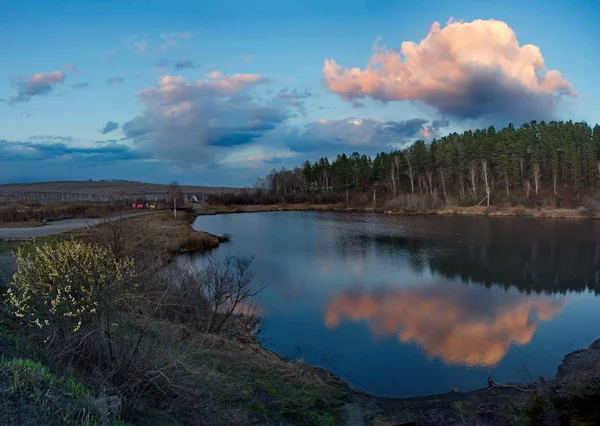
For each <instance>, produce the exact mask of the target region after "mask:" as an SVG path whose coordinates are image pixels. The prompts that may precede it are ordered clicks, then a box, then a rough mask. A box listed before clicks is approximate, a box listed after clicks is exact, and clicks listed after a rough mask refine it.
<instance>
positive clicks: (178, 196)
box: [170, 181, 183, 217]
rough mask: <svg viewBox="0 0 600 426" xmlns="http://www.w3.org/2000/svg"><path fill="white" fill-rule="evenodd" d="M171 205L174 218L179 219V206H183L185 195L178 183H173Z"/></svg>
mask: <svg viewBox="0 0 600 426" xmlns="http://www.w3.org/2000/svg"><path fill="white" fill-rule="evenodd" d="M170 192H171V203H172V204H173V216H175V217H177V206H181V205H182V204H183V193H182V192H181V187H180V186H179V184H178V183H177V182H176V181H173V182H172V183H171V190H170Z"/></svg>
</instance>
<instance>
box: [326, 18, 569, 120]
mask: <svg viewBox="0 0 600 426" xmlns="http://www.w3.org/2000/svg"><path fill="white" fill-rule="evenodd" d="M322 71H323V77H324V82H325V85H326V86H327V87H328V89H329V90H330V91H331V92H333V93H337V94H338V95H340V96H341V97H342V98H343V99H345V100H348V101H354V100H355V99H358V98H365V97H370V98H373V99H376V100H381V101H401V100H418V101H423V102H425V103H427V104H429V105H431V106H433V107H435V108H436V109H437V110H438V111H440V112H441V113H443V114H448V115H454V116H457V117H469V118H473V117H477V116H480V115H485V114H508V113H510V112H511V111H512V112H514V111H515V109H516V110H517V113H518V115H522V114H523V113H524V115H527V114H526V113H527V111H528V110H529V112H530V113H531V112H532V108H533V111H534V112H537V111H539V112H540V113H549V112H550V109H551V108H552V107H553V106H554V105H555V104H556V101H557V100H558V99H559V98H560V97H561V96H563V95H567V96H576V94H575V92H574V90H573V87H572V85H571V83H569V82H568V81H567V80H566V79H565V78H564V76H563V75H562V74H561V73H560V72H559V71H557V70H547V69H546V66H545V62H544V58H543V57H542V54H541V51H540V49H539V48H538V47H537V46H534V45H531V44H527V45H523V46H520V45H519V42H518V40H517V37H516V35H515V32H514V31H513V30H512V29H511V28H510V27H509V26H508V25H507V24H506V23H504V22H502V21H496V20H475V21H473V22H467V23H465V22H455V21H449V22H448V24H447V25H446V26H445V27H444V28H442V27H441V26H440V24H439V23H438V22H435V23H434V24H433V25H432V27H431V30H430V32H429V34H428V35H427V36H426V37H425V39H423V40H421V41H420V42H419V43H414V42H411V41H405V42H403V43H402V44H401V46H400V49H388V48H387V47H386V46H379V45H378V44H377V42H376V44H375V45H374V46H373V54H372V56H371V58H370V59H369V62H368V65H367V67H366V68H365V69H360V68H345V67H343V66H341V65H339V64H338V63H337V62H336V60H335V59H327V60H326V61H325V64H324V66H323V69H322ZM517 101H518V102H519V105H511V103H513V102H517Z"/></svg>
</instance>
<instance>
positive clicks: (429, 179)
mask: <svg viewBox="0 0 600 426" xmlns="http://www.w3.org/2000/svg"><path fill="white" fill-rule="evenodd" d="M425 176H426V177H427V182H428V183H429V193H430V194H431V195H433V171H431V170H427V171H426V172H425Z"/></svg>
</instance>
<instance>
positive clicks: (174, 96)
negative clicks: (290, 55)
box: [122, 72, 287, 167]
mask: <svg viewBox="0 0 600 426" xmlns="http://www.w3.org/2000/svg"><path fill="white" fill-rule="evenodd" d="M264 80H265V79H264V77H262V76H260V75H256V74H234V75H230V76H227V75H223V74H221V73H219V72H212V73H209V74H208V75H207V78H206V79H205V80H200V81H196V82H192V83H188V82H187V81H186V80H185V79H184V78H183V77H170V76H164V77H162V78H161V79H160V80H159V83H158V86H157V87H149V88H146V89H144V90H142V91H140V92H139V93H138V97H139V98H140V100H141V101H142V102H144V104H145V106H146V108H145V110H144V112H143V113H142V114H141V115H139V116H137V117H135V118H133V119H132V120H130V121H128V122H126V123H124V124H123V126H122V130H123V133H124V135H125V137H126V138H128V139H130V140H131V141H133V143H134V145H135V147H136V148H137V149H140V150H142V151H144V152H148V153H150V154H151V155H153V156H154V157H156V158H160V159H164V160H168V161H172V162H175V163H177V164H179V165H181V166H184V167H191V166H197V165H207V164H210V163H211V162H214V160H215V158H216V156H217V155H223V154H225V152H226V151H224V150H226V149H227V148H229V147H233V146H239V145H245V144H249V143H251V142H253V141H255V140H257V139H258V138H260V137H262V136H263V135H264V134H265V133H266V132H269V131H271V130H272V129H273V128H274V127H275V126H276V125H278V124H279V123H282V122H283V121H284V120H285V119H286V118H287V115H286V110H285V109H281V108H277V107H273V106H269V105H264V104H260V103H259V102H258V101H257V99H256V98H254V97H253V96H252V95H251V93H250V90H251V89H252V88H253V87H255V86H256V85H257V84H259V83H261V82H263V81H264Z"/></svg>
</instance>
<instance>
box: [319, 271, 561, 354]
mask: <svg viewBox="0 0 600 426" xmlns="http://www.w3.org/2000/svg"><path fill="white" fill-rule="evenodd" d="M490 292H492V293H493V294H490ZM566 300H567V298H566V297H562V296H559V297H549V296H527V295H524V294H522V293H519V292H517V291H514V290H513V291H509V292H505V291H503V290H500V289H492V290H488V289H486V288H483V287H478V286H465V285H464V284H461V283H456V282H451V281H447V282H444V281H440V282H437V283H435V284H433V285H430V286H425V287H419V288H407V289H380V290H369V291H360V290H347V291H344V292H342V293H341V294H340V295H338V296H336V297H334V298H333V299H332V300H331V301H330V303H329V304H328V306H327V308H326V312H325V325H326V326H327V327H328V328H330V329H332V328H336V327H338V326H339V325H340V324H342V323H343V322H344V321H351V322H358V321H364V322H366V323H367V324H368V326H369V328H370V330H371V332H372V333H373V334H374V335H375V336H384V335H397V338H398V340H399V341H400V342H403V343H407V342H416V343H418V344H419V345H420V346H421V347H422V348H423V350H424V351H425V353H426V354H427V356H428V357H430V358H433V357H439V358H440V359H442V360H443V361H444V362H445V363H448V364H464V365H468V366H494V365H496V364H498V363H499V362H500V361H501V360H502V358H503V357H504V356H505V355H506V354H507V352H508V350H509V348H510V346H511V345H512V344H513V343H516V344H519V345H525V344H527V343H529V341H530V340H531V338H532V337H533V335H534V333H535V331H536V328H537V326H538V324H539V322H540V321H550V320H551V319H552V317H554V316H555V315H556V314H557V313H558V312H559V311H560V310H561V309H562V308H563V306H564V305H565V302H566Z"/></svg>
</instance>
